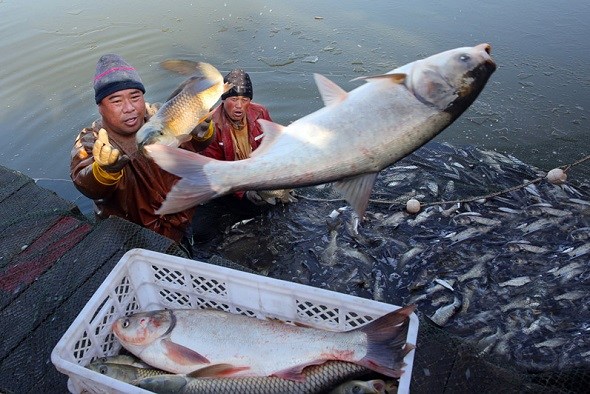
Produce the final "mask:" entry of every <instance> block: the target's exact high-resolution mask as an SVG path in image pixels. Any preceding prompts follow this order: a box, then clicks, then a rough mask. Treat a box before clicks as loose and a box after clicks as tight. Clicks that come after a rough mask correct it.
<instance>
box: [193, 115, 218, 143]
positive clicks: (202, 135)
mask: <svg viewBox="0 0 590 394" xmlns="http://www.w3.org/2000/svg"><path fill="white" fill-rule="evenodd" d="M211 126H212V125H211V118H207V119H205V120H204V121H202V122H201V123H199V124H198V125H197V126H196V127H195V128H194V129H193V131H191V135H192V136H193V137H195V138H196V139H198V140H205V139H207V138H209V137H211V134H212V133H213V130H210V128H211Z"/></svg>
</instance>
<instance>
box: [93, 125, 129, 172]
mask: <svg viewBox="0 0 590 394" xmlns="http://www.w3.org/2000/svg"><path fill="white" fill-rule="evenodd" d="M92 155H93V156H94V162H95V163H96V164H98V166H99V167H100V168H101V169H102V170H104V171H106V172H109V173H118V172H121V170H122V169H123V167H125V166H126V165H127V163H129V160H131V159H129V156H127V155H121V154H120V152H119V149H116V148H113V146H112V145H111V143H110V142H109V136H108V134H107V131H106V130H105V129H100V130H99V131H98V138H97V139H96V141H95V142H94V146H93V147H92Z"/></svg>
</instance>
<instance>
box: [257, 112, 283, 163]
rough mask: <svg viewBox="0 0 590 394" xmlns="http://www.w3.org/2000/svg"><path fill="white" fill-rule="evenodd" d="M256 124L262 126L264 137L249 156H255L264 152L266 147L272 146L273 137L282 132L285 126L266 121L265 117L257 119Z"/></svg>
mask: <svg viewBox="0 0 590 394" xmlns="http://www.w3.org/2000/svg"><path fill="white" fill-rule="evenodd" d="M258 124H260V127H262V132H263V133H264V138H263V139H262V143H261V144H260V146H259V147H258V148H257V149H256V150H255V151H254V152H252V154H251V155H250V157H256V156H260V155H261V154H264V153H265V152H266V151H267V150H268V148H269V147H270V146H272V144H273V143H274V141H275V139H276V138H277V137H278V136H279V135H280V134H281V133H282V132H283V129H284V128H285V126H282V125H280V124H278V123H274V122H271V121H268V120H266V119H258Z"/></svg>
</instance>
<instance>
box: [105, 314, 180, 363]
mask: <svg viewBox="0 0 590 394" xmlns="http://www.w3.org/2000/svg"><path fill="white" fill-rule="evenodd" d="M175 325H176V318H175V316H174V313H172V312H171V311H169V310H160V311H151V312H139V313H135V314H133V315H130V316H124V317H121V318H119V319H117V320H116V321H115V322H114V323H113V333H114V334H115V336H116V337H117V339H118V340H119V341H120V342H121V344H122V345H123V346H124V347H126V348H127V349H128V350H129V351H131V352H132V353H134V352H133V348H141V347H143V346H146V345H149V344H150V343H152V342H153V341H155V340H156V339H158V338H161V337H163V336H165V335H167V334H168V333H169V332H170V331H171V330H172V329H173V328H174V326H175ZM134 354H135V353H134Z"/></svg>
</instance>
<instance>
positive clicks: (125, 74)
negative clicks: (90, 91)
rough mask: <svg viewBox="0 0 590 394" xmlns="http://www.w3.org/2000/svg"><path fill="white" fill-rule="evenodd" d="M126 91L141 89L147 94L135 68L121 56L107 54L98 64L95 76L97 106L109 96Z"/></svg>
mask: <svg viewBox="0 0 590 394" xmlns="http://www.w3.org/2000/svg"><path fill="white" fill-rule="evenodd" d="M124 89H139V90H141V91H142V92H143V93H145V88H144V86H143V83H142V82H141V78H140V77H139V74H138V73H137V70H135V68H133V67H131V65H130V64H129V63H127V62H126V61H125V60H124V59H123V58H122V57H121V56H119V55H114V54H107V55H103V56H101V58H100V59H98V63H96V74H95V76H94V99H95V100H96V104H98V103H100V102H101V100H102V99H103V98H105V97H106V96H108V95H109V94H113V93H115V92H118V91H119V90H124Z"/></svg>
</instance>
